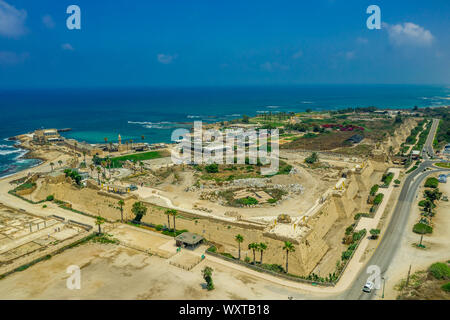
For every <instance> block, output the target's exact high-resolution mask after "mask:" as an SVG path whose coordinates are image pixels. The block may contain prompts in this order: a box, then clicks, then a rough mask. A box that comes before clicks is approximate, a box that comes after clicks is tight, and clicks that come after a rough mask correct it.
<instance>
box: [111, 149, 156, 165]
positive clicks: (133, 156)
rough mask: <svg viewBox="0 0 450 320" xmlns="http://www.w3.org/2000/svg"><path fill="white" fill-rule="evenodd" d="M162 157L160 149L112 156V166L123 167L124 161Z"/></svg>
mask: <svg viewBox="0 0 450 320" xmlns="http://www.w3.org/2000/svg"><path fill="white" fill-rule="evenodd" d="M158 158H162V155H161V153H160V152H159V151H150V152H144V153H136V154H130V155H126V156H121V157H116V158H111V166H112V167H113V168H121V167H122V163H121V162H124V161H127V160H129V161H134V162H139V161H144V160H151V159H158Z"/></svg>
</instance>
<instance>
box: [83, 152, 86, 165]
mask: <svg viewBox="0 0 450 320" xmlns="http://www.w3.org/2000/svg"><path fill="white" fill-rule="evenodd" d="M83 158H84V163H85V164H86V151H85V150H83Z"/></svg>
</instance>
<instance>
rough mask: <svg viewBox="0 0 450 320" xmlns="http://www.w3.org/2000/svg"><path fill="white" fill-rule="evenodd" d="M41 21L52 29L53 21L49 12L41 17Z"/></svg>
mask: <svg viewBox="0 0 450 320" xmlns="http://www.w3.org/2000/svg"><path fill="white" fill-rule="evenodd" d="M42 23H43V24H44V25H45V26H46V27H47V28H49V29H53V28H54V27H55V21H53V18H52V16H51V15H49V14H46V15H45V16H43V17H42Z"/></svg>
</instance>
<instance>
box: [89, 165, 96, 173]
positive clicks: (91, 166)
mask: <svg viewBox="0 0 450 320" xmlns="http://www.w3.org/2000/svg"><path fill="white" fill-rule="evenodd" d="M89 169H90V170H91V175H92V174H93V172H94V169H95V166H94V164H93V163H91V164H90V165H89Z"/></svg>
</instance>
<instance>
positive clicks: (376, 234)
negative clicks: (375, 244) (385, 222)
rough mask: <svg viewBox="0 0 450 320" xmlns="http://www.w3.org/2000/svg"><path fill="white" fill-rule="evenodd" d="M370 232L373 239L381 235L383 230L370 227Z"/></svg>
mask: <svg viewBox="0 0 450 320" xmlns="http://www.w3.org/2000/svg"><path fill="white" fill-rule="evenodd" d="M369 232H370V234H371V235H372V239H376V238H378V236H379V235H380V232H381V231H380V229H370V231H369Z"/></svg>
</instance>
